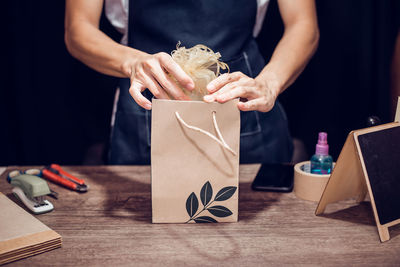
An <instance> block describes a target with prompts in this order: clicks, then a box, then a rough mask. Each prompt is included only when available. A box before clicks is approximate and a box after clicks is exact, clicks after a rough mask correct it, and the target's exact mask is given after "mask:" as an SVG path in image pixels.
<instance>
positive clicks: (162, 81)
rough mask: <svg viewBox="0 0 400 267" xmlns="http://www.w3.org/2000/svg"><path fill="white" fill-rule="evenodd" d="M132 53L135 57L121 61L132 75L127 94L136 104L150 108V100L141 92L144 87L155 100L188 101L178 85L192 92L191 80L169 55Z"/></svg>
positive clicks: (125, 70)
mask: <svg viewBox="0 0 400 267" xmlns="http://www.w3.org/2000/svg"><path fill="white" fill-rule="evenodd" d="M135 54H136V55H135V56H134V58H132V59H130V60H128V61H127V62H125V63H124V66H123V68H124V72H125V73H126V74H127V76H130V78H131V87H130V88H129V93H130V94H131V96H132V97H133V99H134V100H135V101H136V103H138V105H139V106H141V107H143V108H145V109H148V110H150V109H151V102H150V101H149V100H148V99H147V98H146V97H144V96H143V95H142V92H143V91H144V90H145V89H146V88H147V89H149V90H150V91H151V93H152V94H153V95H154V97H156V98H158V99H170V98H173V99H177V100H190V98H189V97H188V96H187V95H185V93H184V92H183V91H182V89H181V88H180V86H181V87H184V88H185V89H187V90H189V91H192V90H193V89H194V82H193V80H192V79H191V78H190V77H189V75H187V74H186V73H185V72H184V71H183V70H182V68H181V67H180V66H179V65H178V64H177V63H176V62H175V61H174V60H173V59H172V57H171V56H170V55H168V54H167V53H163V52H161V53H157V54H154V55H150V54H147V53H144V52H140V53H135ZM172 77H173V78H172ZM174 79H175V80H176V81H177V82H175V80H174ZM178 84H179V85H180V86H179V85H178Z"/></svg>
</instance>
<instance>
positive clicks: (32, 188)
mask: <svg viewBox="0 0 400 267" xmlns="http://www.w3.org/2000/svg"><path fill="white" fill-rule="evenodd" d="M7 181H8V182H9V183H10V184H11V185H12V186H13V189H12V192H13V193H14V195H15V196H16V197H17V198H19V199H20V200H21V202H22V203H23V204H24V205H25V206H26V207H27V208H28V209H29V210H31V211H32V212H33V213H35V214H41V213H46V212H50V211H52V210H53V209H54V206H53V204H52V203H51V202H50V201H48V200H46V199H45V196H46V195H50V194H52V192H51V191H50V188H49V186H48V184H47V182H46V181H45V180H43V179H42V178H40V177H38V176H34V175H30V174H22V173H21V172H20V171H12V172H10V173H9V174H8V177H7Z"/></svg>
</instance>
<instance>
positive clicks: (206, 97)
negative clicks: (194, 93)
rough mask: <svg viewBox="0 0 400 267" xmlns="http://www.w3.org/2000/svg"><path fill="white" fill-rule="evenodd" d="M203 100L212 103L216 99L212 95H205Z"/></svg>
mask: <svg viewBox="0 0 400 267" xmlns="http://www.w3.org/2000/svg"><path fill="white" fill-rule="evenodd" d="M203 99H204V101H207V102H211V101H213V100H214V97H213V96H212V95H205V96H204V97H203Z"/></svg>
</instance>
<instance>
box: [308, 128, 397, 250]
mask: <svg viewBox="0 0 400 267" xmlns="http://www.w3.org/2000/svg"><path fill="white" fill-rule="evenodd" d="M393 127H400V123H399V122H393V123H388V124H384V125H379V126H375V127H370V128H366V129H361V130H357V131H352V132H350V134H349V135H348V136H347V139H346V143H345V144H344V146H343V149H342V151H341V152H340V155H339V158H338V160H337V163H336V166H335V168H334V170H333V172H332V175H331V177H330V178H329V180H328V183H327V184H326V187H325V190H324V192H323V194H322V196H321V199H320V201H319V203H318V207H317V209H316V211H315V215H319V214H322V213H323V212H324V210H325V208H326V206H327V205H328V204H330V203H334V202H338V201H341V200H345V199H349V198H352V197H357V202H361V201H363V200H364V199H365V196H366V194H367V193H368V194H369V197H370V199H371V205H372V210H373V212H374V217H375V222H376V226H377V228H378V233H379V238H380V240H381V242H385V241H387V240H389V239H390V235H389V230H388V228H389V227H390V226H393V225H395V224H399V223H400V219H397V220H394V221H391V222H389V223H386V224H384V225H382V224H380V222H379V217H378V213H377V209H376V206H375V200H374V196H373V194H372V190H371V185H370V182H369V178H368V173H367V170H366V168H365V164H364V159H363V155H362V153H361V150H360V145H359V143H358V136H359V135H363V134H366V133H371V132H376V131H381V130H385V129H389V128H393Z"/></svg>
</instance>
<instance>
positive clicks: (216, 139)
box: [175, 111, 237, 156]
mask: <svg viewBox="0 0 400 267" xmlns="http://www.w3.org/2000/svg"><path fill="white" fill-rule="evenodd" d="M212 114H213V124H214V128H215V130H216V131H217V134H218V137H219V138H217V137H215V136H214V135H213V134H211V133H209V132H207V131H205V130H203V129H200V128H198V127H196V126H192V125H189V124H187V123H186V122H185V121H184V120H183V119H182V118H181V116H180V115H179V112H178V111H175V116H176V118H177V119H178V121H179V122H180V123H181V124H182V125H183V126H185V127H186V128H188V129H191V130H194V131H196V132H200V133H202V134H205V135H207V136H208V137H210V138H211V139H213V140H214V141H215V142H217V143H218V144H219V145H220V146H222V147H223V148H225V149H226V150H228V151H229V152H231V153H232V154H233V155H235V156H236V155H237V153H236V152H235V151H233V149H232V148H230V147H229V146H228V144H227V143H226V142H225V140H224V138H223V137H222V134H221V131H220V130H219V127H218V123H217V118H216V112H215V111H213V112H212Z"/></svg>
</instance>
